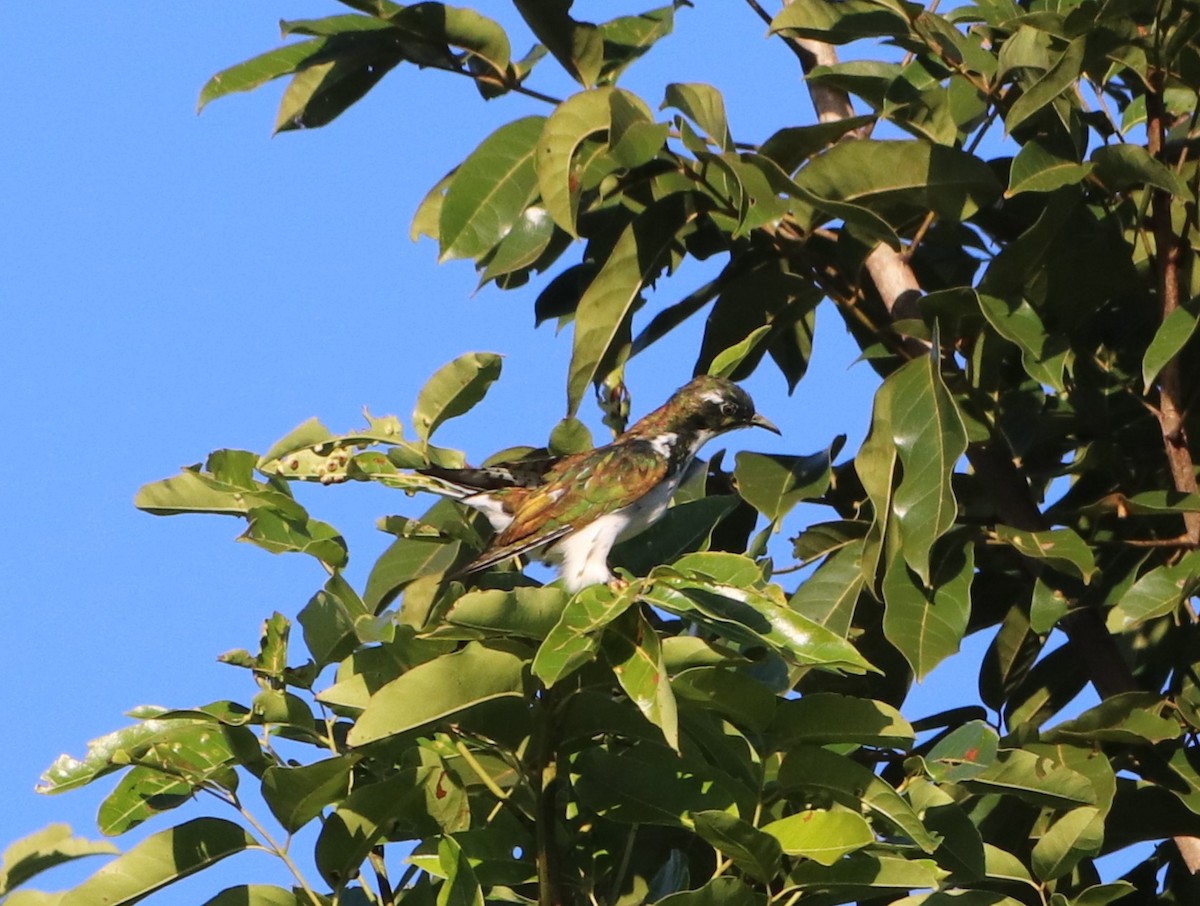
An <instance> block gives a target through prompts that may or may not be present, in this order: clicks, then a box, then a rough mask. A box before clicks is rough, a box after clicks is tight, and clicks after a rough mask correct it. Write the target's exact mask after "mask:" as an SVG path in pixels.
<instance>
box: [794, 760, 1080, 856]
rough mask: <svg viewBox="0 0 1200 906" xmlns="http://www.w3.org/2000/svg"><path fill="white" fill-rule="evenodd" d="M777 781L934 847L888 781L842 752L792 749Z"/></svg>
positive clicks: (926, 847)
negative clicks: (867, 815) (863, 814)
mask: <svg viewBox="0 0 1200 906" xmlns="http://www.w3.org/2000/svg"><path fill="white" fill-rule="evenodd" d="M1081 779H1082V778H1081ZM779 784H780V786H781V787H782V788H783V789H784V790H787V791H791V790H809V791H816V792H821V793H824V794H826V795H828V796H830V797H831V798H832V799H833V800H834V801H835V802H838V803H840V804H842V805H845V806H847V807H848V808H851V809H854V810H856V811H857V810H859V809H865V810H866V811H867V812H869V813H870V814H872V815H874V816H876V817H878V818H880V819H882V820H884V821H886V822H887V823H888V824H889V825H891V826H893V827H895V828H896V829H898V830H899V831H900V832H901V833H903V834H905V835H906V836H907V837H908V838H909V839H910V840H912V841H913V842H914V843H916V844H917V846H919V847H921V849H922V850H924V851H925V852H927V853H929V852H933V851H934V850H935V849H936V848H937V841H936V840H935V839H934V838H933V836H932V835H931V834H930V833H929V832H928V831H927V830H926V829H925V826H924V825H923V824H922V823H921V819H920V818H918V817H917V813H916V812H915V811H913V809H912V807H911V806H910V805H909V804H908V803H907V802H905V801H904V799H903V798H901V796H900V794H899V793H897V792H896V791H895V789H893V788H892V786H891V785H890V784H888V783H887V782H886V781H885V780H883V779H882V778H880V777H877V776H875V774H873V773H871V771H869V770H868V769H867V768H864V767H863V766H862V765H860V764H856V763H855V762H853V761H851V760H850V759H849V758H846V757H845V756H843V755H838V754H835V753H834V752H830V751H828V750H826V749H820V748H816V747H813V746H799V747H797V748H795V749H792V750H791V751H789V752H788V753H787V755H785V756H784V759H783V764H782V766H780V768H779Z"/></svg>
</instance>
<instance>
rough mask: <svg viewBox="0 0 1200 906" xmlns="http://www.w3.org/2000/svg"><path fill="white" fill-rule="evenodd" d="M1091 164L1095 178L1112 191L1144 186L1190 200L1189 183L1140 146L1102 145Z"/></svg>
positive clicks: (1093, 156)
mask: <svg viewBox="0 0 1200 906" xmlns="http://www.w3.org/2000/svg"><path fill="white" fill-rule="evenodd" d="M1092 163H1093V164H1095V165H1096V177H1097V178H1098V179H1099V180H1100V182H1102V183H1104V187H1105V188H1106V189H1108V190H1110V191H1112V192H1123V191H1125V190H1126V189H1130V188H1134V187H1137V186H1143V185H1145V186H1153V187H1154V188H1156V189H1162V190H1163V191H1164V192H1170V193H1171V194H1172V195H1174V196H1176V197H1178V198H1182V199H1184V200H1185V201H1190V200H1191V197H1192V195H1191V192H1189V191H1188V187H1187V183H1185V182H1184V181H1183V180H1182V179H1180V178H1179V175H1178V174H1177V173H1175V171H1174V170H1172V169H1171V168H1170V167H1168V166H1167V165H1166V164H1164V163H1163V162H1162V161H1160V160H1157V159H1156V158H1155V157H1153V156H1152V155H1151V154H1150V152H1149V151H1147V150H1146V149H1145V148H1144V147H1142V146H1141V145H1131V144H1119V145H1101V146H1100V147H1098V148H1097V149H1096V150H1095V151H1093V152H1092Z"/></svg>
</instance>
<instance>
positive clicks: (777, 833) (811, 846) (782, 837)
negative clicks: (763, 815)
mask: <svg viewBox="0 0 1200 906" xmlns="http://www.w3.org/2000/svg"><path fill="white" fill-rule="evenodd" d="M763 832H764V833H767V834H770V835H771V836H772V837H774V838H775V839H776V840H778V841H779V845H780V847H781V848H782V849H783V851H784V853H786V854H787V855H789V856H803V857H804V858H806V859H812V860H813V861H814V862H819V863H820V864H822V865H833V864H834V863H835V862H837V861H838V860H839V859H841V858H842V856H844V855H846V854H847V853H852V852H854V851H855V850H859V849H862V848H863V847H864V846H868V845H870V844H871V843H874V842H875V834H874V833H873V832H872V830H871V825H869V824H868V823H867V821H866V819H865V818H863V817H862V815H860V814H858V813H857V812H852V811H841V810H834V811H830V810H826V809H811V810H808V811H803V812H796V814H794V815H788V816H787V817H786V818H780V819H779V820H778V821H772V822H771V823H770V824H768V825H767V826H766V827H764V828H763Z"/></svg>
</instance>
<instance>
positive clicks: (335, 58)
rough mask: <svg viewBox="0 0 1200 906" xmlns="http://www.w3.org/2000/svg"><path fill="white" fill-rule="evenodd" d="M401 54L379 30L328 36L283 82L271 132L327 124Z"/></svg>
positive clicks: (391, 39)
mask: <svg viewBox="0 0 1200 906" xmlns="http://www.w3.org/2000/svg"><path fill="white" fill-rule="evenodd" d="M318 40H319V39H318ZM403 59H404V57H403V53H402V51H401V49H400V47H399V46H398V45H397V43H396V41H395V38H394V36H393V35H390V34H386V33H384V32H359V33H357V34H346V35H340V36H338V37H336V38H330V39H329V43H327V44H326V45H325V47H324V49H323V52H322V53H321V54H320V56H319V57H313V58H311V59H309V60H308V61H306V62H305V64H304V65H303V66H302V67H301V68H300V70H299V71H298V72H297V73H296V74H295V75H294V76H293V77H292V80H291V81H290V82H289V83H288V87H287V88H286V89H285V90H284V92H283V97H282V98H280V101H279V110H278V112H277V113H276V114H275V132H276V133H280V132H290V131H292V130H295V129H315V128H318V127H320V126H325V125H328V124H329V123H331V122H333V121H334V120H335V119H337V118H338V117H339V116H341V114H342V113H344V112H345V111H346V110H347V109H348V108H349V107H350V106H352V105H353V104H354V103H356V102H357V101H359V100H361V99H362V98H363V97H364V96H365V95H366V93H367V92H368V91H370V90H371V89H372V88H374V87H375V86H376V85H377V84H378V83H379V80H380V79H382V78H383V77H384V76H385V75H387V74H388V73H389V72H390V71H391V70H392V69H393V68H394V67H395V66H396V65H397V64H398V63H400V62H401V60H403Z"/></svg>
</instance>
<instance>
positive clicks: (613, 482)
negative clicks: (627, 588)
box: [417, 375, 781, 594]
mask: <svg viewBox="0 0 1200 906" xmlns="http://www.w3.org/2000/svg"><path fill="white" fill-rule="evenodd" d="M749 427H759V428H765V429H766V430H768V431H772V432H774V433H775V434H780V433H781V432H780V430H779V429H778V428H777V427H776V426H775V425H774V424H772V423H771V421H770V420H769V419H767V418H764V417H763V416H761V415H759V414H758V413H757V412H756V411H755V409H754V401H753V400H752V399H751V398H750V395H749V394H748V393H746V391H745V390H743V389H742V388H741V387H739V386H738V385H737V384H735V383H733V381H730V380H727V379H725V378H722V377H715V376H711V375H701V376H699V377H696V378H694V379H693V380H691V381H690V382H688V383H687V384H685V385H684V386H683V387H680V388H679V389H678V390H677V391H676V392H675V393H674V394H672V396H671V398H670V399H668V400H667V402H666V403H664V404H663V405H662V406H660V407H659V408H657V409H655V410H654V411H653V412H651V413H650V414H648V415H646V416H644V417H643V418H642V419H641V420H640V421H638V422H636V423H635V424H634V425H632V426H631V427H630V428H629V429H628V430H626V431H625V432H624V433H623V434H621V435H620V436H619V437H617V438H616V439H615V440H614V441H613V442H612V443H610V444H607V445H606V446H602V447H596V448H594V449H592V450H589V451H588V452H586V453H572V454H569V455H566V456H562V457H544V458H541V459H528V460H521V461H517V462H505V463H499V464H496V465H493V466H488V467H484V468H477V469H472V468H463V469H452V468H443V467H438V466H429V467H427V468H423V469H418V470H417V471H419V472H420V473H422V474H424V475H427V476H430V477H433V478H436V479H438V480H439V482H440V483H441V484H443V485H444V486H445V487H444V489H443V490H441V491H440V492H441V493H444V494H445V495H446V496H449V497H453V498H455V499H457V500H459V501H460V502H461V503H463V504H466V505H467V506H469V507H473V508H474V509H476V510H479V511H480V512H482V513H483V514H484V515H485V516H486V517H487V518H488V521H489V522H491V524H492V528H493V529H494V530H495V532H496V534H495V536H494V537H493V538H492V540H491V542H490V543H489V544H488V546H487V547H486V548H485V550H484V551H483V552H482V553H481V554H480V555H479V556H478V557H477V558H476V559H475V560H474V561H473V562H471V563H469V564H468V565H467V566H466V567H465V568H464V569H463V570H462V572H463V573H473V572H478V571H480V570H484V569H487V568H488V567H489V566H494V565H496V564H498V563H503V562H504V561H506V560H509V559H511V558H513V557H516V556H520V555H525V556H527V557H529V558H530V559H536V560H541V561H542V562H544V563H548V564H550V565H553V566H556V567H558V569H559V571H560V574H561V576H562V580H563V586H564V587H565V589H566V590H567V591H568V592H570V593H572V594H573V593H575V592H577V591H580V590H582V589H583V588H586V587H588V586H589V585H596V584H602V583H606V582H612V581H614V579H615V577H614V575H613V573H612V571H611V570H610V568H609V565H608V554H609V551H610V550H612V547H613V545H614V544H616V543H617V542H618V541H621V540H624V539H625V538H629V537H632V536H634V535H636V534H637V533H639V532H641V531H643V530H644V529H646V528H648V527H649V526H650V525H652V524H653V523H654V522H656V521H657V520H658V519H659V518H661V517H662V515H663V513H665V512H666V510H667V507H668V505H669V503H670V501H671V497H672V495H673V494H674V493H675V490H676V489H677V488H678V487H679V483H680V481H681V480H682V479H683V477H684V476H685V474H686V473H687V471H688V468H689V466H690V465H691V464H692V462H693V460H694V459H695V457H696V454H697V453H698V452H699V450H700V448H701V447H703V446H704V445H705V444H706V443H707V442H708V441H710V440H712V439H713V438H715V437H717V436H719V435H721V434H724V433H725V432H727V431H732V430H734V429H737V428H749Z"/></svg>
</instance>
